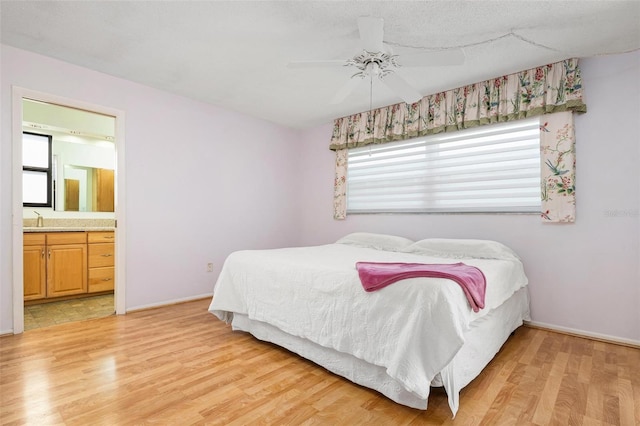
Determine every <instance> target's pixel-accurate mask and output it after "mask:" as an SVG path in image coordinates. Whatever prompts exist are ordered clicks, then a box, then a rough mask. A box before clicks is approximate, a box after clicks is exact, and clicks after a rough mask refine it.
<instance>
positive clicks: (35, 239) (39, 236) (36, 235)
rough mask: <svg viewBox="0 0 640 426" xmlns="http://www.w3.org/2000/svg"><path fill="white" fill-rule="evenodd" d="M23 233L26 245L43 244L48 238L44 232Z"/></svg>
mask: <svg viewBox="0 0 640 426" xmlns="http://www.w3.org/2000/svg"><path fill="white" fill-rule="evenodd" d="M22 235H23V244H24V245H25V246H43V245H44V243H45V241H46V240H47V236H46V234H44V233H42V232H25V233H24V234H22Z"/></svg>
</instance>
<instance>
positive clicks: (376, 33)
mask: <svg viewBox="0 0 640 426" xmlns="http://www.w3.org/2000/svg"><path fill="white" fill-rule="evenodd" d="M383 27H384V19H382V18H374V17H371V16H364V17H360V18H358V30H359V31H360V40H361V41H362V48H363V49H364V50H366V51H367V52H383V51H384V49H383V47H382V38H383V36H384V29H383Z"/></svg>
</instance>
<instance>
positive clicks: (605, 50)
mask: <svg viewBox="0 0 640 426" xmlns="http://www.w3.org/2000/svg"><path fill="white" fill-rule="evenodd" d="M0 7H1V9H0V13H1V19H2V20H1V30H2V32H1V37H2V39H1V40H2V43H3V44H7V45H10V46H14V47H18V48H21V49H25V50H29V51H33V52H36V53H40V54H44V55H47V56H51V57H54V58H58V59H61V60H64V61H67V62H70V63H73V64H77V65H81V66H84V67H87V68H91V69H94V70H97V71H101V72H104V73H107V74H110V75H114V76H118V77H122V78H125V79H128V80H132V81H136V82H139V83H143V84H146V85H149V86H152V87H156V88H159V89H163V90H166V91H169V92H173V93H177V94H180V95H183V96H187V97H191V98H195V99H199V100H201V101H204V102H208V103H211V104H215V105H219V106H222V107H225V108H229V109H232V110H236V111H240V112H243V113H246V114H249V115H252V116H255V117H259V118H262V119H265V120H269V121H272V122H275V123H279V124H282V125H285V126H289V127H292V128H307V127H310V126H315V125H318V124H324V123H328V122H331V121H332V120H333V119H335V118H337V117H341V116H345V115H349V114H352V113H355V112H359V111H364V110H367V109H368V108H369V85H368V84H362V85H360V86H359V87H358V89H357V90H356V91H354V92H353V93H352V94H351V95H350V96H348V97H347V98H346V99H345V100H344V102H342V103H340V104H338V105H331V103H330V101H331V98H332V97H333V95H334V94H335V92H336V91H337V90H338V89H339V88H340V87H341V86H342V85H343V84H344V83H345V82H346V81H347V80H348V79H349V78H350V76H351V74H353V69H351V68H347V67H338V68H317V69H315V68H302V69H293V68H289V67H287V64H288V63H289V62H290V61H296V60H323V59H344V60H346V59H349V58H351V57H353V56H354V55H356V54H358V53H360V51H361V47H360V40H359V35H358V30H357V24H356V21H357V18H358V17H360V16H376V17H381V18H384V30H385V35H384V41H385V43H386V44H387V45H388V46H391V48H392V49H393V52H394V53H395V54H398V55H399V56H400V58H402V56H403V55H410V54H415V53H420V52H424V51H430V50H441V49H445V48H449V47H462V48H463V50H464V53H465V56H466V60H465V64H464V65H461V66H453V67H423V68H401V69H400V70H399V71H398V72H399V73H400V74H401V75H402V76H403V77H404V78H405V79H406V80H407V81H408V82H409V83H411V85H413V86H414V87H415V88H416V89H418V91H419V92H420V93H421V94H423V95H427V94H431V93H435V92H438V91H442V90H447V89H452V88H455V87H459V86H462V85H464V84H469V83H474V82H478V81H481V80H484V79H488V78H492V77H497V76H500V75H504V74H508V73H512V72H516V71H521V70H524V69H528V68H532V67H535V66H538V65H544V64H547V63H551V62H556V61H559V60H562V59H566V58H570V57H590V56H594V55H604V54H612V53H621V52H628V51H631V50H636V49H639V48H640V1H638V0H634V1H606V0H601V1H516V0H513V1H481V0H480V1H454V0H452V1H411V2H405V1H402V2H401V1H383V2H369V1H349V2H340V1H253V2H245V1H167V2H165V1H162V2H159V1H118V2H116V1H100V2H98V1H84V2H80V1H45V2H36V1H6V0H2V3H0ZM400 62H401V61H400ZM400 101H401V100H400V99H399V98H398V97H397V96H396V95H394V94H393V93H391V92H390V91H389V90H388V89H387V88H386V87H385V86H384V85H382V84H381V83H379V82H377V84H374V86H373V106H374V107H376V106H382V105H389V104H393V103H397V102H400Z"/></svg>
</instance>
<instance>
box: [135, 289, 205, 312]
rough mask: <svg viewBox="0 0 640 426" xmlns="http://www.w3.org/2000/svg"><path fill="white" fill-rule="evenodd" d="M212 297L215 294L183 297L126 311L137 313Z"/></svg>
mask: <svg viewBox="0 0 640 426" xmlns="http://www.w3.org/2000/svg"><path fill="white" fill-rule="evenodd" d="M211 297H213V293H206V294H200V295H197V296H189V297H183V298H181V299H174V300H165V301H164V302H159V303H151V304H149V305H140V306H131V307H129V308H127V309H126V312H127V313H129V312H135V311H143V310H145V309H153V308H160V307H162V306H169V305H175V304H176V303H184V302H192V301H194V300H200V299H207V298H211Z"/></svg>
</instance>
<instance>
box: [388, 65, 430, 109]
mask: <svg viewBox="0 0 640 426" xmlns="http://www.w3.org/2000/svg"><path fill="white" fill-rule="evenodd" d="M380 80H381V81H382V82H383V83H384V84H385V85H386V86H387V87H388V88H389V89H391V90H393V92H394V93H395V94H396V95H398V96H400V97H401V98H402V100H403V101H405V102H406V103H408V104H413V103H416V102H418V101H419V100H420V99H422V95H421V94H420V92H418V91H417V90H416V89H414V88H413V87H411V85H410V84H409V83H407V82H406V81H405V79H404V78H402V77H400V76H399V75H398V74H397V73H395V72H392V73H390V74H387V75H385V76H384V77H380Z"/></svg>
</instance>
